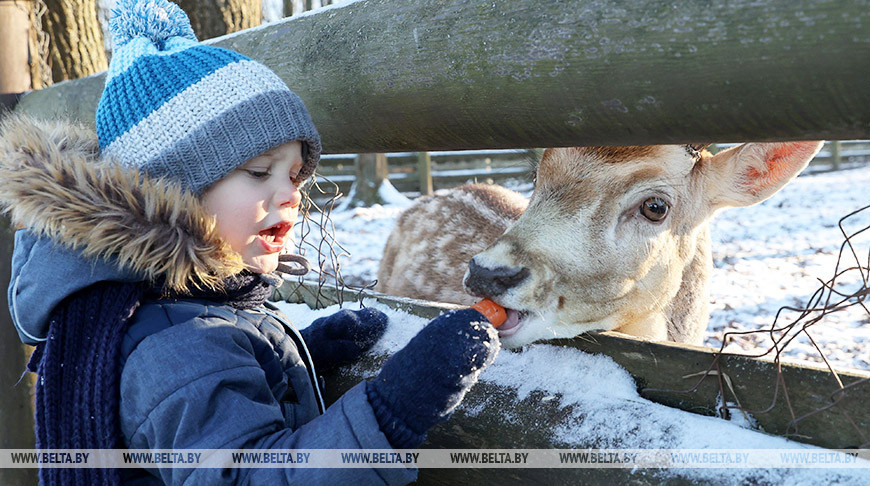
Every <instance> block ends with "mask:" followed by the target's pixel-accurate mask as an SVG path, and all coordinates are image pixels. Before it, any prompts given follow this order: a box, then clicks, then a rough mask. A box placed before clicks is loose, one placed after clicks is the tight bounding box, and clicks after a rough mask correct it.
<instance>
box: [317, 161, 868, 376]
mask: <svg viewBox="0 0 870 486" xmlns="http://www.w3.org/2000/svg"><path fill="white" fill-rule="evenodd" d="M512 188H513V189H515V190H519V191H520V192H523V193H525V194H526V195H528V194H529V193H530V191H531V185H530V184H519V185H516V186H514V187H512ZM867 188H870V167H868V166H866V165H865V166H864V167H861V168H856V169H850V170H841V171H838V172H826V173H820V174H813V175H802V176H801V177H798V178H797V179H795V180H794V181H793V182H792V183H790V184H789V185H788V186H786V187H785V188H784V189H783V190H782V191H780V192H779V193H777V194H776V195H774V196H773V197H772V198H770V199H768V200H767V201H765V202H763V203H761V204H759V205H756V206H752V207H748V208H731V209H726V210H724V211H722V212H720V213H719V214H718V215H716V216H715V217H714V218H713V220H712V222H711V233H712V239H713V259H714V267H715V268H714V271H713V274H712V277H711V286H710V312H711V318H710V325H709V327H708V331H707V335H706V338H705V344H706V345H707V346H712V347H716V348H718V347H719V346H720V345H721V343H722V339H723V334H724V333H725V332H726V331H729V332H733V331H757V330H762V329H767V328H769V327H770V326H771V324H772V323H773V319H774V317H775V315H776V312H777V310H778V309H779V308H780V307H782V306H785V305H791V306H798V305H803V304H805V303H806V302H807V301H808V300H809V298H810V297H811V296H812V295H813V293H814V292H815V291H816V289H818V288H819V286H820V283H819V279H821V280H829V279H830V278H831V277H832V276H833V272H834V267H835V264H836V261H837V255H838V252H839V249H840V245H841V244H842V242H843V235H842V233H841V232H840V229H839V227H838V226H837V222H838V220H839V219H840V218H841V217H843V216H845V215H847V214H848V213H850V212H852V211H854V210H856V209H859V208H861V207H863V206H866V205H868V204H870V197H868V193H867ZM400 201H402V199H400ZM403 209H404V201H402V203H401V204H387V205H384V206H380V205H376V206H373V207H361V208H353V209H345V210H341V211H335V212H333V214H332V220H333V221H334V223H335V231H336V236H335V237H336V240H337V241H339V242H340V243H341V244H342V246H344V247H345V248H346V249H347V250H348V252H349V253H350V257H348V258H346V259H345V260H343V261H342V267H341V268H342V274H343V276H344V278H345V281H346V282H347V283H350V284H353V285H364V284H368V283H371V282H372V281H374V280H375V279H376V278H377V270H378V264H379V261H380V256H381V253H382V251H383V248H384V245H385V244H386V240H387V238H388V237H389V235H390V232H391V231H392V229H393V226H394V225H395V221H396V218H397V217H398V216H399V215H400V214H401V212H402V210H403ZM867 225H870V210H867V211H864V212H862V213H860V214H858V215H856V216H855V217H853V218H850V220H849V221H848V225H847V229H849V230H850V231H851V232H854V231H856V230H857V229H859V228H861V227H864V226H867ZM855 242H856V251H857V253H858V256H859V257H860V258H863V259H864V260H863V261H864V265H865V266H866V265H867V255H868V252H870V249H868V247H870V232H865V234H861V235H859V237H858V238H856V239H855ZM849 255H850V254H849ZM850 258H851V260H849V259H847V258H846V257H845V256H844V260H843V265H844V266H849V265H850V264H851V265H854V264H855V259H854V257H850ZM850 262H851V263H850ZM845 277H848V275H846V276H845ZM847 280H848V281H850V282H852V286H853V287H854V283H855V282H857V281H858V280H857V274H855V275H853V276H851V278H850V279H847ZM795 315H796V313H793V312H792V313H784V314H783V316H782V317H781V318H780V319H781V320H780V322H779V323H780V324H782V323H787V322H791V321H793V319H794V317H795ZM868 324H870V313H868V312H867V311H865V310H864V309H863V308H862V307H860V306H853V307H851V308H849V309H846V310H844V311H841V312H836V313H833V314H828V315H827V316H825V318H824V319H823V320H821V321H820V322H818V323H816V324H814V325H813V326H812V327H811V328H810V329H809V331H808V332H809V333H810V334H811V335H812V337H813V339H814V340H815V341H816V343H817V344H818V345H819V347H820V348H821V349H822V350H823V352H824V354H825V356H826V357H827V359H828V360H829V361H830V362H831V363H832V364H833V365H835V366H837V367H840V368H857V369H865V370H866V369H868V368H870V346H867V344H868V342H870V325H868ZM771 345H772V341H771V340H770V337H769V335H768V334H766V333H754V334H747V335H742V336H736V337H735V338H734V339H733V341H732V342H731V343H729V345H728V347H727V348H726V349H727V351H731V352H742V353H749V354H753V355H756V354H761V353H763V352H764V351H766V350H767V349H768V348H769V347H770V346H771ZM783 356H784V359H786V360H806V361H813V362H817V363H818V362H821V361H822V360H821V356H820V354H819V352H818V351H816V350H815V349H814V347H813V346H812V344H811V343H810V341H809V339H807V337H806V336H804V335H801V336H800V337H798V338H796V339H795V341H794V342H792V343H791V344H790V345H789V346H788V347H787V348H786V350H785V352H784V353H783Z"/></svg>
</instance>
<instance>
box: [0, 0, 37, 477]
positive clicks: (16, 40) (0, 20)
mask: <svg viewBox="0 0 870 486" xmlns="http://www.w3.org/2000/svg"><path fill="white" fill-rule="evenodd" d="M32 8H33V3H32V2H30V1H21V0H18V1H7V0H0V66H2V69H0V94H2V95H5V96H3V97H2V98H3V101H4V104H5V103H9V104H14V100H15V98H16V95H17V94H18V93H21V92H23V91H27V90H29V89H30V88H31V86H32V83H31V79H30V63H29V58H28V42H29V39H30V11H31V9H32ZM2 111H3V108H2V106H0V112H2ZM13 241H14V239H13V231H12V228H11V225H10V222H9V219H7V218H6V217H0V290H2V292H0V449H32V448H34V447H35V446H36V435H35V434H34V429H33V406H32V403H33V398H32V396H31V390H32V389H33V377H32V375H30V374H28V375H26V376H24V377H23V378H22V375H23V374H24V370H25V366H26V363H27V358H28V354H29V349H28V347H26V346H25V345H24V344H22V343H21V340H19V339H18V333H17V332H16V331H15V326H14V325H13V324H12V316H11V315H10V314H9V310H8V309H9V305H8V302H7V297H6V289H7V288H8V286H9V281H10V279H11V276H12V247H13ZM37 480H38V479H37V470H36V469H2V468H0V484H4V485H5V484H11V485H18V484H20V485H24V484H36V483H37Z"/></svg>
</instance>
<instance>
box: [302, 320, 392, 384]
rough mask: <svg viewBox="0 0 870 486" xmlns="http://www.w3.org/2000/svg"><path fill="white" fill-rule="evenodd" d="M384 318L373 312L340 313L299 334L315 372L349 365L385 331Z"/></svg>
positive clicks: (315, 323)
mask: <svg viewBox="0 0 870 486" xmlns="http://www.w3.org/2000/svg"><path fill="white" fill-rule="evenodd" d="M387 321H388V318H387V316H386V314H384V313H383V312H381V311H379V310H376V309H369V308H365V309H360V310H358V311H350V310H347V309H343V310H340V311H338V312H336V313H335V314H332V315H331V316H327V317H321V318H320V319H317V320H315V321H314V322H312V323H311V325H310V326H308V327H306V328H305V329H303V330H302V331H301V333H302V339H304V340H305V345H306V346H308V351H309V352H311V359H313V360H314V366H315V368H317V369H329V368H334V367H336V366H340V365H343V364H347V363H351V362H353V361H354V360H356V359H357V358H359V357H360V355H362V354H363V353H365V352H366V351H368V350H369V348H371V347H372V346H374V344H375V343H376V342H378V339H380V338H381V336H383V335H384V331H385V330H386V329H387Z"/></svg>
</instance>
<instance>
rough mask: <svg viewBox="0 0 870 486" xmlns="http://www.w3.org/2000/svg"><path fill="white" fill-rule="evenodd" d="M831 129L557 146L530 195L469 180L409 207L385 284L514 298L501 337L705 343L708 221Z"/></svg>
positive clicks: (777, 178)
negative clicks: (796, 135) (811, 135)
mask: <svg viewBox="0 0 870 486" xmlns="http://www.w3.org/2000/svg"><path fill="white" fill-rule="evenodd" d="M821 146H822V142H818V141H814V142H803V141H802V142H778V143H773V142H770V143H744V144H740V145H737V146H734V147H731V148H728V149H726V150H723V151H721V152H718V153H717V154H715V155H713V154H711V153H710V151H708V150H707V148H708V147H709V144H707V145H645V146H614V147H562V148H549V149H546V150H545V151H544V152H543V155H542V156H541V158H540V160H539V161H537V162H536V163H534V164H533V168H532V170H533V173H534V189H533V191H532V194H531V197H530V198H529V199H528V200H526V198H525V197H523V196H522V195H520V194H519V193H516V192H514V191H510V190H508V189H505V188H503V187H501V186H497V185H485V184H470V185H465V186H462V187H459V188H456V189H453V190H448V191H446V192H445V191H438V192H437V193H435V194H434V195H431V196H424V197H420V198H418V199H417V200H416V201H415V203H414V204H413V205H411V206H410V207H409V208H408V209H407V210H406V211H405V212H403V213H402V215H401V216H400V217H399V218H398V220H397V222H396V225H395V228H394V229H393V231H392V233H391V234H390V236H389V238H388V240H387V243H386V246H385V248H384V252H383V256H382V259H381V262H380V268H379V269H378V282H377V285H376V287H375V289H376V290H377V291H379V292H382V293H385V294H389V295H395V296H402V297H409V298H414V299H422V300H427V301H435V302H447V303H454V304H460V305H471V304H473V303H474V302H476V301H478V300H479V299H480V298H490V299H492V300H494V301H495V302H497V303H498V304H499V305H501V306H503V307H505V309H506V310H507V315H508V319H507V321H506V322H505V323H504V324H502V326H501V327H499V336H500V338H501V342H502V345H503V346H505V347H507V348H519V347H521V346H524V345H526V344H528V343H532V342H535V341H539V340H544V339H553V338H571V337H575V336H578V335H580V334H583V333H585V332H589V331H616V332H620V333H623V334H628V335H631V336H635V337H637V338H642V339H646V340H653V341H665V340H668V341H674V342H679V343H690V344H701V342H702V339H703V336H704V332H705V330H706V328H707V324H708V321H709V313H708V310H707V305H708V300H709V294H708V284H709V279H710V274H711V271H712V268H713V259H712V253H711V242H710V230H709V221H710V220H711V218H712V217H713V216H714V214H715V213H718V212H719V210H721V209H723V208H728V207H745V206H750V205H753V204H757V203H760V202H762V201H764V200H765V199H767V198H769V197H771V196H772V195H773V194H775V193H776V192H777V191H779V190H780V189H781V188H782V187H784V186H785V185H786V184H787V183H788V182H789V181H791V180H792V179H793V178H794V177H796V176H797V175H798V174H799V173H800V172H801V171H802V170H803V169H804V168H805V167H806V166H807V164H808V163H809V162H810V160H812V158H813V157H814V156H815V155H816V154H817V153H818V152H819V150H820V149H821Z"/></svg>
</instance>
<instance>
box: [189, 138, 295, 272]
mask: <svg viewBox="0 0 870 486" xmlns="http://www.w3.org/2000/svg"><path fill="white" fill-rule="evenodd" d="M301 169H302V144H301V143H300V142H298V141H297V142H289V143H285V144H284V145H279V146H278V147H275V148H273V149H272V150H269V151H268V152H265V153H263V154H262V155H259V156H257V157H254V158H253V159H251V160H249V161H247V162H245V164H244V165H242V166H240V167H239V168H238V169H236V170H234V171H233V172H230V173H229V174H227V176H226V177H224V178H223V179H221V180H219V181H218V182H216V183H215V184H214V185H213V186H212V187H210V188H209V189H208V190H207V191H206V192H205V193H204V194H203V196H202V201H203V203H204V204H205V207H206V209H207V210H208V211H209V213H211V214H213V215H215V216H216V218H217V230H218V234H220V236H221V237H222V238H223V239H224V241H226V242H227V243H228V244H229V245H230V246H231V247H232V248H233V250H235V251H237V252H238V253H240V254H241V255H242V261H244V262H245V264H247V265H248V269H249V270H251V271H252V272H256V273H271V272H274V271H275V269H276V268H277V267H278V253H279V252H280V251H281V249H282V248H283V247H284V244H285V243H286V242H290V241H292V239H293V234H292V229H293V224H294V223H295V222H296V216H297V215H298V213H299V203H300V202H301V201H302V194H301V193H300V192H299V189H298V188H297V187H296V185H295V184H294V183H293V179H295V178H296V176H297V175H298V174H299V171H300V170H301Z"/></svg>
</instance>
